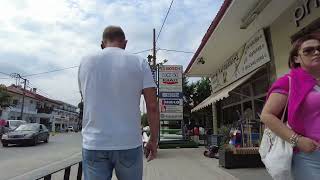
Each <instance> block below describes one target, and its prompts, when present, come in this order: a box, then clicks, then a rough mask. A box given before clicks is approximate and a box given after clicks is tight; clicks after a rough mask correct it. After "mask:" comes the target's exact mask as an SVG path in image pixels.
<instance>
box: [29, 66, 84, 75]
mask: <svg viewBox="0 0 320 180" xmlns="http://www.w3.org/2000/svg"><path fill="white" fill-rule="evenodd" d="M77 67H79V66H71V67H66V68H62V69H55V70H52V71H46V72H41V73H35V74H28V75H23V77H30V76H37V75H41V74H48V73H53V72H58V71H63V70H67V69H73V68H77Z"/></svg>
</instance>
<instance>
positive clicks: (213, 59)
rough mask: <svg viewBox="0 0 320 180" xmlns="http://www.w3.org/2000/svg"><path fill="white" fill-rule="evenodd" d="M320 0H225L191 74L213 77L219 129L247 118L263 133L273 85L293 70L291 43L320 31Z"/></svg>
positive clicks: (209, 100) (188, 71)
mask: <svg viewBox="0 0 320 180" xmlns="http://www.w3.org/2000/svg"><path fill="white" fill-rule="evenodd" d="M319 6H320V0H303V1H302V0H286V1H279V0H246V1H241V0H225V1H224V3H223V5H222V7H221V9H220V11H219V12H218V14H217V16H216V17H215V18H214V20H213V21H212V23H211V25H210V27H209V29H208V31H207V32H206V34H205V35H204V37H203V39H202V42H201V44H200V46H199V47H198V49H197V51H196V53H195V55H194V56H193V58H192V59H191V61H190V63H189V65H188V67H187V68H186V70H185V74H186V75H187V76H189V77H209V78H210V80H211V86H212V94H211V96H210V97H208V98H207V99H206V100H204V101H203V102H201V103H200V104H198V105H197V106H196V107H194V108H193V109H192V111H197V110H200V109H202V108H204V107H207V106H210V105H212V111H213V119H212V121H213V130H214V133H217V129H218V128H219V127H220V126H222V125H225V124H233V123H236V122H237V121H238V122H239V120H241V121H242V122H243V121H244V122H245V124H247V126H244V128H248V127H250V132H251V133H252V134H261V127H260V125H259V124H260V120H259V114H260V113H261V110H262V108H263V105H264V103H265V98H266V94H267V91H268V88H269V87H270V85H271V84H272V83H273V82H274V81H275V80H276V78H277V77H280V76H282V75H283V74H285V73H287V72H288V71H289V68H288V57H289V51H290V49H291V42H292V41H293V40H295V39H296V38H298V37H300V36H301V35H303V34H305V33H309V32H313V31H319V30H320V7H319Z"/></svg>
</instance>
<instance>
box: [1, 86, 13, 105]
mask: <svg viewBox="0 0 320 180" xmlns="http://www.w3.org/2000/svg"><path fill="white" fill-rule="evenodd" d="M11 99H12V96H11V95H10V94H9V93H8V90H7V87H6V86H5V85H3V84H1V85H0V110H4V109H6V108H7V107H10V106H11Z"/></svg>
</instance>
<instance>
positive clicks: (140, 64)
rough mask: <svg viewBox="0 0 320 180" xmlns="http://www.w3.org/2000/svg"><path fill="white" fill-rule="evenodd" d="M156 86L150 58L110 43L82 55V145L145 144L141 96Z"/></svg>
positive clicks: (99, 147)
mask: <svg viewBox="0 0 320 180" xmlns="http://www.w3.org/2000/svg"><path fill="white" fill-rule="evenodd" d="M150 87H156V85H155V82H154V79H153V76H152V73H151V70H150V66H149V64H148V62H147V61H146V60H145V59H143V58H141V57H138V56H136V55H132V54H129V53H127V52H126V51H125V50H123V49H120V48H116V47H111V48H110V47H108V48H105V49H104V50H102V51H101V52H100V53H97V54H94V55H91V56H88V57H85V58H83V60H82V62H81V64H80V68H79V88H80V91H81V93H82V95H83V102H84V109H83V122H82V124H83V126H82V136H83V148H85V149H88V150H123V149H132V148H136V147H138V146H141V145H142V141H141V129H140V128H141V125H140V124H141V123H140V121H141V119H140V118H141V117H140V97H141V93H142V90H143V89H144V88H150Z"/></svg>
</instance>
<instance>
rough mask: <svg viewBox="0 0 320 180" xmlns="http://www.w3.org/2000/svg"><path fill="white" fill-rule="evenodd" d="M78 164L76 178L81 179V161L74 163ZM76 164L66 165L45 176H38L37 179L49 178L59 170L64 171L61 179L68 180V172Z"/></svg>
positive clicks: (47, 179)
mask: <svg viewBox="0 0 320 180" xmlns="http://www.w3.org/2000/svg"><path fill="white" fill-rule="evenodd" d="M76 164H79V166H78V171H77V180H81V179H82V162H79V163H76ZM76 164H72V165H70V166H67V167H65V168H62V169H60V170H58V171H55V172H52V173H50V174H48V175H46V176H43V177H40V178H38V179H37V180H40V179H43V180H51V176H52V175H53V174H55V173H58V172H60V171H64V175H63V180H69V179H70V172H71V167H72V166H74V165H76Z"/></svg>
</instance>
